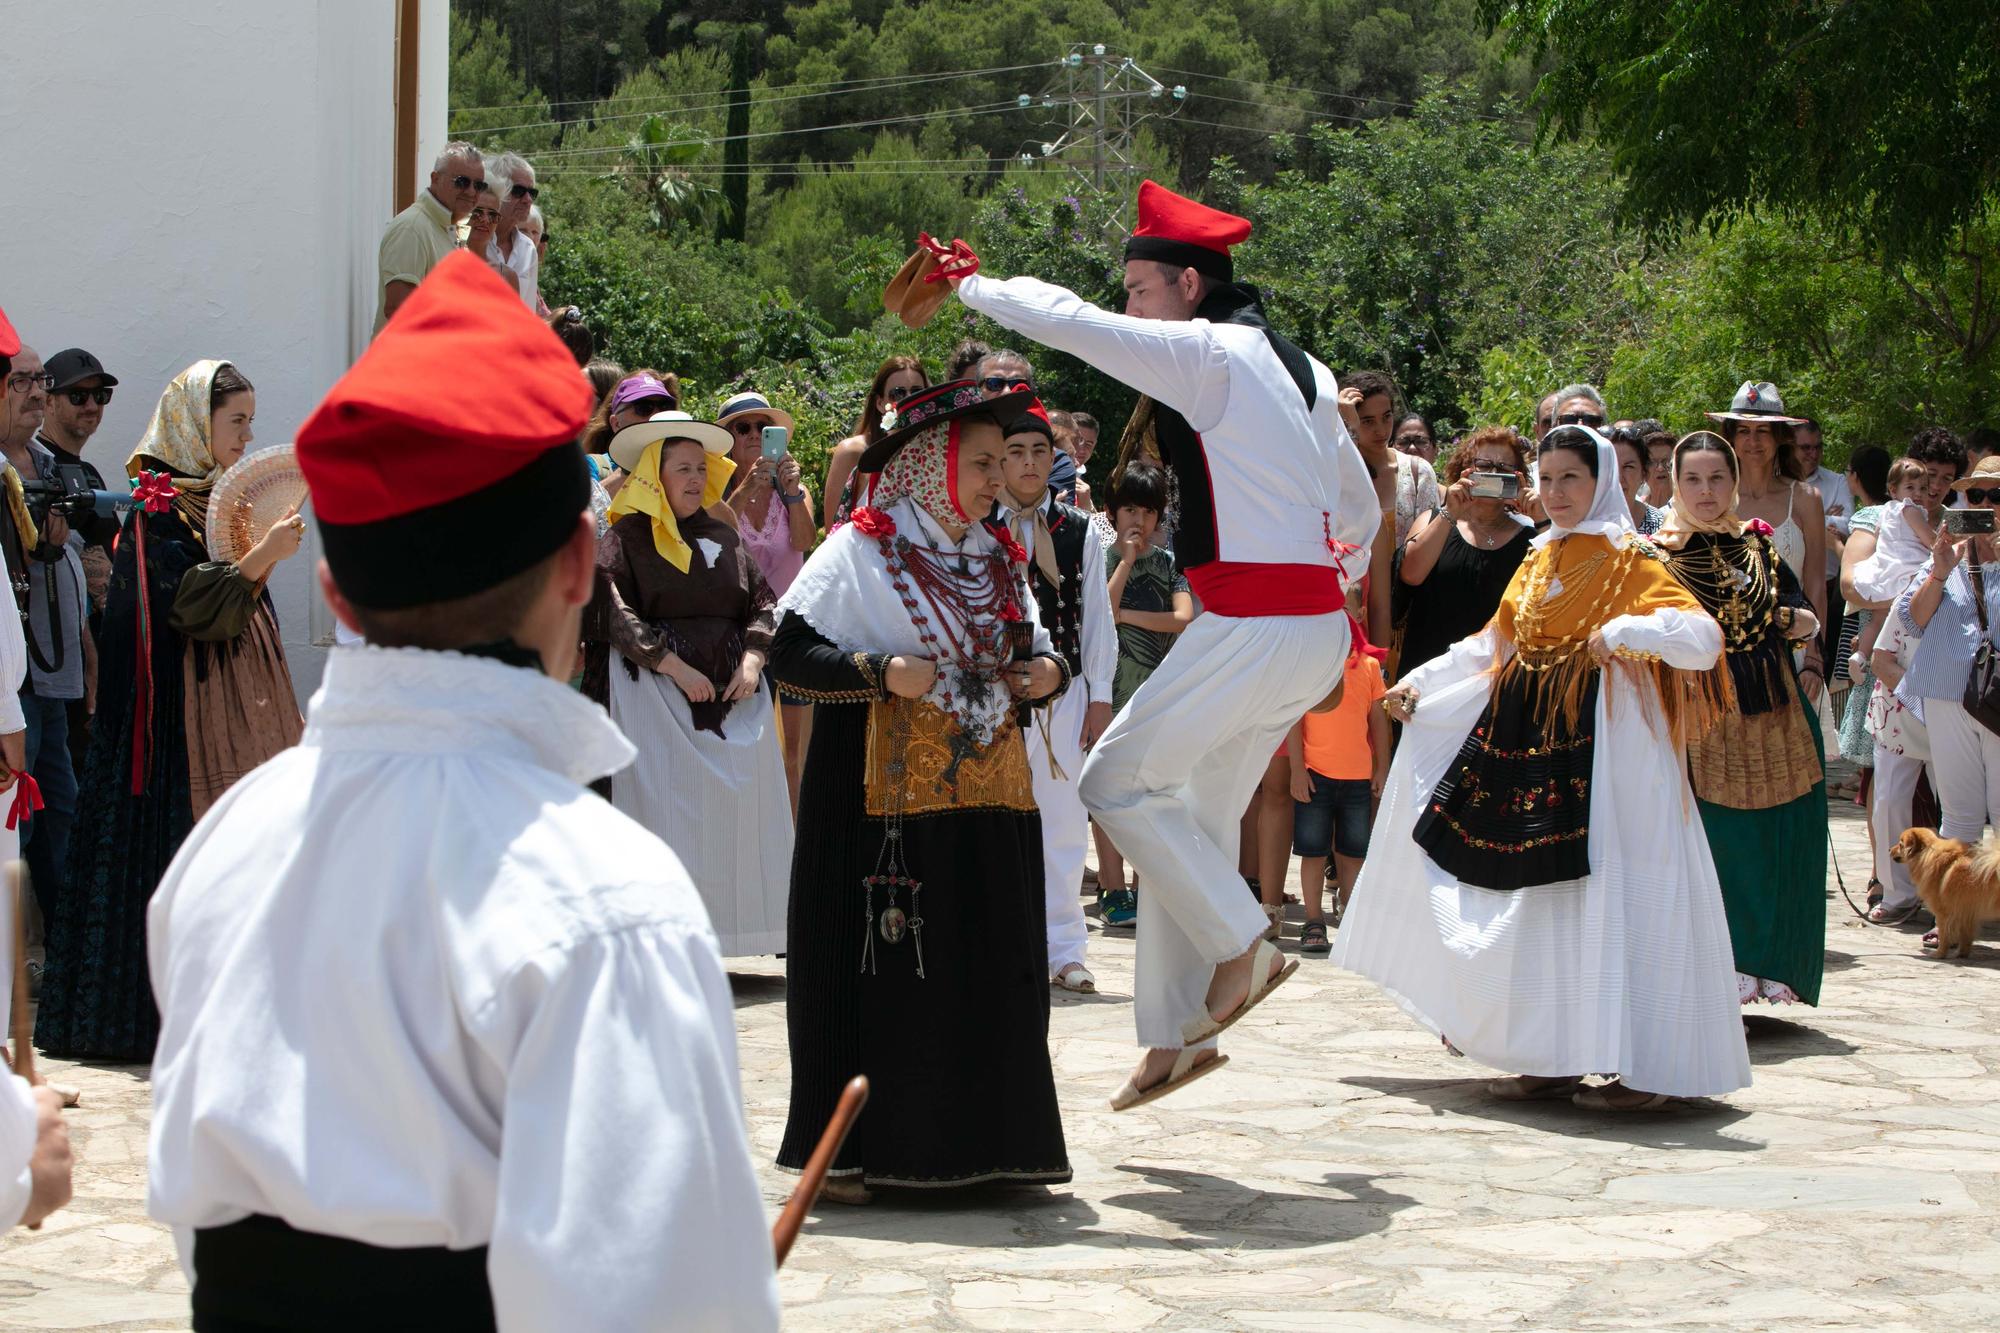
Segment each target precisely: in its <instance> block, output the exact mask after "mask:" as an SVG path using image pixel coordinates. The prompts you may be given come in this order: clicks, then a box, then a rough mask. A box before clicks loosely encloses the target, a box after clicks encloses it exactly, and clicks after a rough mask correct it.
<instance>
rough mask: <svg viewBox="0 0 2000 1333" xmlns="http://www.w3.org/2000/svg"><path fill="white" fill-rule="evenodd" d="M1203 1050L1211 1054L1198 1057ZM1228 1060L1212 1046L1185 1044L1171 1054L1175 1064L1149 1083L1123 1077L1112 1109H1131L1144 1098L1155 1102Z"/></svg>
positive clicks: (1137, 1105) (1112, 1102) (1140, 1103)
mask: <svg viewBox="0 0 2000 1333" xmlns="http://www.w3.org/2000/svg"><path fill="white" fill-rule="evenodd" d="M1203 1052H1207V1053H1208V1055H1209V1056H1210V1058H1209V1059H1207V1060H1202V1059H1198V1058H1197V1057H1199V1056H1200V1055H1201V1054H1202V1053H1203ZM1228 1063H1229V1057H1228V1056H1226V1055H1221V1054H1218V1053H1216V1052H1215V1050H1214V1049H1213V1048H1212V1047H1206V1046H1201V1047H1197V1046H1189V1047H1186V1048H1184V1049H1183V1050H1182V1051H1181V1053H1180V1054H1179V1055H1177V1056H1175V1057H1174V1067H1173V1068H1172V1069H1169V1070H1168V1071H1167V1076H1166V1077H1165V1078H1163V1079H1161V1080H1160V1081H1159V1082H1158V1083H1155V1084H1153V1085H1152V1086H1151V1087H1147V1088H1141V1087H1140V1086H1139V1085H1138V1084H1137V1083H1135V1082H1133V1081H1132V1080H1131V1079H1129V1078H1128V1079H1126V1080H1125V1086H1124V1087H1122V1088H1120V1089H1118V1092H1117V1095H1115V1096H1114V1097H1112V1099H1111V1109H1112V1110H1114V1111H1130V1110H1132V1109H1133V1108H1134V1107H1139V1106H1144V1105H1145V1104H1146V1103H1147V1102H1156V1101H1158V1100H1159V1099H1160V1098H1162V1097H1164V1096H1166V1095H1167V1094H1168V1093H1170V1092H1177V1091H1179V1090H1180V1089H1182V1088H1185V1087H1186V1086H1187V1085H1188V1084H1190V1083H1192V1082H1194V1081H1195V1080H1196V1079H1198V1078H1201V1077H1203V1076H1204V1075H1207V1074H1213V1073H1214V1072H1215V1071H1216V1070H1218V1069H1220V1068H1222V1067H1223V1066H1224V1065H1226V1064H1228Z"/></svg>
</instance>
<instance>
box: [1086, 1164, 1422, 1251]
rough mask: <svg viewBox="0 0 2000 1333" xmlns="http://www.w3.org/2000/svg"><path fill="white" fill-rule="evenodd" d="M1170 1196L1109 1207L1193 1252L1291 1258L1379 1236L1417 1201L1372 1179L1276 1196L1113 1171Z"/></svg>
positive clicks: (1174, 1172) (1211, 1180)
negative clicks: (1295, 1252)
mask: <svg viewBox="0 0 2000 1333" xmlns="http://www.w3.org/2000/svg"><path fill="white" fill-rule="evenodd" d="M1118 1169H1119V1170H1120V1171H1123V1172H1126V1173H1128V1174H1130V1175H1136V1176H1142V1177H1144V1178H1145V1180H1146V1181H1147V1182H1148V1183H1149V1184H1153V1185H1167V1186H1171V1187H1172V1192H1171V1193H1163V1192H1160V1191H1157V1190H1155V1191H1148V1192H1144V1193H1136V1194H1116V1195H1113V1196H1111V1197H1110V1198H1108V1199H1106V1200H1105V1202H1106V1203H1108V1204H1114V1205H1116V1206H1117V1207H1120V1208H1127V1209H1130V1210H1131V1211H1133V1212H1135V1213H1144V1214H1146V1215H1147V1216H1148V1217H1152V1218H1155V1219H1157V1220H1159V1221H1162V1222H1170V1223H1172V1224H1174V1225H1175V1226H1177V1227H1179V1228H1180V1229H1181V1230H1182V1231H1183V1232H1184V1233H1185V1236H1186V1239H1183V1240H1181V1241H1179V1242H1177V1243H1178V1244H1179V1245H1181V1246H1186V1245H1188V1244H1189V1243H1190V1242H1191V1243H1192V1244H1193V1245H1194V1246H1195V1247H1197V1248H1203V1249H1206V1248H1211V1247H1212V1248H1219V1249H1230V1250H1239V1249H1241V1250H1290V1249H1303V1248H1306V1247H1309V1246H1314V1245H1325V1244H1327V1243H1329V1242H1332V1241H1350V1240H1355V1239H1358V1238H1359V1237H1362V1236H1366V1235H1370V1234H1372V1233H1374V1232H1377V1231H1381V1230H1383V1229H1384V1228H1385V1227H1387V1226H1388V1225H1389V1219H1390V1218H1392V1217H1394V1216H1395V1215H1396V1214H1397V1213H1398V1212H1401V1211H1402V1210H1403V1209H1405V1208H1408V1207H1410V1206H1411V1205H1412V1204H1414V1203H1415V1202H1416V1200H1414V1199H1412V1198H1410V1197H1409V1196H1408V1195H1403V1194H1395V1193H1392V1192H1390V1191H1388V1190H1385V1189H1381V1188H1378V1187H1377V1186H1376V1184H1375V1177H1373V1176H1366V1175H1357V1174H1350V1175H1328V1176H1326V1177H1324V1178H1323V1179H1322V1180H1321V1181H1320V1188H1321V1189H1322V1190H1324V1191H1327V1192H1326V1193H1317V1194H1277V1193H1273V1192H1271V1191H1269V1190H1262V1189H1258V1188H1256V1187H1255V1186H1252V1185H1243V1184H1239V1183H1237V1182H1236V1181H1233V1180H1228V1179H1225V1178H1224V1177H1221V1176H1211V1175H1207V1174H1205V1173H1203V1172H1200V1171H1188V1170H1185V1169H1182V1168H1180V1167H1164V1166H1144V1165H1139V1164H1127V1165H1124V1166H1120V1167H1119V1168H1118Z"/></svg>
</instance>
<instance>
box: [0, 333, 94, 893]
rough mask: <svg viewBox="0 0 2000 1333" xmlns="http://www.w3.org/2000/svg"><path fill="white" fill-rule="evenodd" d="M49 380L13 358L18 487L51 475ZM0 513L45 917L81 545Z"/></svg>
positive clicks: (60, 850)
mask: <svg viewBox="0 0 2000 1333" xmlns="http://www.w3.org/2000/svg"><path fill="white" fill-rule="evenodd" d="M54 379H55V377H54V376H53V375H52V374H50V373H49V372H48V371H47V370H45V369H43V367H42V359H41V357H39V356H37V355H36V354H35V350H34V349H33V348H32V347H23V348H22V349H21V350H20V351H19V352H17V353H16V354H15V356H14V370H13V373H12V374H11V375H9V376H8V379H7V397H6V409H5V415H4V416H0V455H4V456H5V459H6V464H7V466H8V467H10V468H12V469H13V470H14V471H15V472H17V473H19V474H20V477H21V480H22V481H24V482H32V481H38V480H45V479H49V478H52V477H53V476H54V475H55V465H56V460H55V455H54V454H52V453H51V452H50V451H49V449H48V448H47V447H46V446H45V445H43V444H42V443H41V441H40V440H39V439H38V438H37V437H38V435H39V433H40V431H41V428H42V421H43V418H44V416H45V415H46V414H47V411H48V386H49V385H50V384H51V383H53V381H54ZM5 508H6V513H7V526H8V528H9V529H10V531H9V534H8V538H7V543H6V545H7V563H8V567H9V570H10V572H11V573H12V575H13V580H14V593H15V599H16V605H17V606H19V607H20V609H21V612H22V614H23V616H24V617H25V627H26V629H27V646H28V681H27V684H26V685H25V686H24V687H23V688H22V690H21V709H22V712H23V713H24V714H25V716H26V719H27V723H28V736H27V753H26V756H25V758H26V766H27V771H28V772H30V773H33V774H34V776H35V782H36V783H37V784H38V785H39V786H40V787H41V789H42V800H43V802H44V803H45V804H44V807H43V809H42V810H40V811H39V812H37V813H36V814H35V815H34V816H33V818H32V820H31V821H30V823H29V825H28V831H27V832H26V833H24V834H23V836H22V838H21V844H22V854H23V856H25V857H26V859H27V862H28V869H29V871H30V872H31V878H32V880H33V882H34V886H35V898H36V901H37V902H39V903H40V904H41V909H42V916H43V918H44V919H45V920H46V919H48V918H49V917H51V916H53V914H54V909H55V904H56V902H57V900H58V899H59V898H60V897H61V896H62V891H63V889H62V886H63V880H64V873H65V870H66V868H67V866H68V863H69V830H70V825H71V823H72V822H73V821H74V820H75V818H76V769H75V767H74V765H73V764H72V762H71V759H70V752H69V715H70V706H71V704H73V703H80V702H81V701H82V700H83V698H84V694H85V680H86V676H87V672H86V670H85V661H86V657H85V654H86V651H87V650H86V648H85V644H86V642H87V641H88V639H89V635H88V633H87V632H86V631H87V624H88V621H89V616H90V599H89V597H88V595H87V594H86V592H85V585H84V577H83V559H82V555H83V538H82V537H81V536H80V535H78V534H73V533H72V532H71V531H70V528H69V524H68V523H67V522H65V521H64V519H63V517H62V516H61V515H60V514H58V513H56V512H54V511H53V510H48V509H43V510H38V511H29V513H31V514H32V518H30V517H29V513H24V512H23V511H24V508H25V507H16V506H13V505H8V506H6V507H5ZM17 557H19V559H18V563H17ZM24 584H25V589H24V587H23V585H24ZM24 591H25V594H26V595H25V596H23V592H24Z"/></svg>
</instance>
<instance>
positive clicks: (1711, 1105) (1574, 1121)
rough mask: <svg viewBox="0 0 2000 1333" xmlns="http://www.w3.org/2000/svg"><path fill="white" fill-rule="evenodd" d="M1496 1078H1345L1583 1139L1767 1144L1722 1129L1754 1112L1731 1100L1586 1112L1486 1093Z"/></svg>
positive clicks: (1438, 1107) (1708, 1146)
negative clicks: (1517, 1100)
mask: <svg viewBox="0 0 2000 1333" xmlns="http://www.w3.org/2000/svg"><path fill="white" fill-rule="evenodd" d="M1495 1077H1498V1075H1487V1076H1483V1077H1477V1078H1453V1079H1436V1078H1432V1079H1421V1078H1380V1077H1376V1076H1373V1075H1356V1076H1353V1077H1350V1078H1344V1079H1342V1080H1341V1082H1342V1083H1347V1084H1350V1085H1352V1086H1354V1087H1357V1088H1372V1089H1374V1090H1375V1091H1376V1092H1380V1093H1385V1094H1387V1095H1389V1096H1392V1097H1404V1098H1407V1099H1409V1100H1410V1101H1416V1102H1422V1103H1423V1104H1424V1105H1426V1106H1428V1107H1430V1108H1431V1111H1432V1113H1433V1114H1436V1115H1443V1114H1445V1113H1446V1112H1450V1113H1452V1114H1455V1115H1469V1116H1473V1117H1475V1118H1477V1119H1480V1120H1491V1121H1494V1122H1495V1123H1498V1124H1504V1125H1518V1126H1521V1127H1523V1128H1527V1129H1539V1130H1542V1131H1545V1132H1547V1133H1550V1134H1570V1135H1575V1136H1576V1137H1578V1138H1594V1139H1606V1140H1609V1141H1611V1142H1614V1143H1629V1144H1632V1145H1633V1146H1635V1147H1643V1148H1660V1149H1664V1150H1669V1151H1678V1150H1684V1149H1693V1150H1699V1151H1703V1152H1756V1151H1758V1150H1760V1149H1762V1148H1763V1147H1764V1146H1765V1145H1764V1144H1763V1143H1762V1142H1761V1141H1760V1140H1757V1139H1750V1138H1742V1137H1732V1136H1727V1135H1724V1134H1723V1133H1722V1131H1723V1130H1725V1129H1727V1128H1728V1127H1729V1126H1730V1125H1733V1124H1735V1123H1736V1122H1737V1121H1738V1120H1741V1119H1743V1118H1744V1117H1745V1116H1747V1115H1749V1114H1750V1113H1749V1112H1748V1111H1743V1110H1739V1109H1737V1108H1736V1107H1734V1106H1731V1105H1730V1104H1729V1103H1728V1102H1727V1101H1725V1100H1717V1099H1715V1098H1710V1097H1696V1098H1693V1099H1691V1100H1689V1101H1687V1102H1684V1103H1680V1104H1677V1105H1672V1106H1666V1107H1662V1108H1661V1109H1660V1110H1657V1111H1622V1112H1621V1111H1586V1110H1584V1109H1583V1108H1582V1107H1580V1106H1575V1105H1572V1104H1571V1103H1569V1102H1567V1101H1546V1102H1508V1101H1502V1100H1500V1099H1499V1098H1497V1097H1495V1096H1493V1094H1491V1093H1489V1092H1488V1091H1486V1084H1487V1083H1488V1082H1489V1081H1490V1080H1491V1079H1492V1078H1495Z"/></svg>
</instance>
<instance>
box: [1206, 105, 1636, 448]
mask: <svg viewBox="0 0 2000 1333" xmlns="http://www.w3.org/2000/svg"><path fill="white" fill-rule="evenodd" d="M1502 109H1503V112H1504V109H1505V104H1504V103H1503V104H1502ZM1279 158H1280V161H1281V162H1288V163H1292V164H1293V165H1291V166H1289V167H1288V169H1286V170H1284V171H1283V172H1281V173H1280V174H1279V176H1278V178H1277V180H1276V181H1274V182H1273V183H1272V184H1270V185H1266V186H1258V185H1244V186H1242V187H1240V188H1238V187H1236V186H1235V185H1234V184H1233V182H1232V181H1231V180H1230V179H1229V178H1228V177H1223V178H1218V180H1216V181H1215V182H1213V183H1212V186H1213V188H1212V189H1211V190H1210V195H1211V198H1212V199H1213V200H1214V201H1215V202H1218V203H1230V202H1233V203H1235V204H1236V205H1237V206H1239V207H1240V208H1242V209H1243V210H1244V211H1245V212H1246V213H1247V215H1248V216H1249V217H1250V218H1251V219H1252V220H1253V221H1254V222H1255V223H1256V224H1257V231H1256V234H1255V243H1254V244H1253V245H1252V246H1251V247H1250V248H1249V249H1247V250H1246V251H1245V263H1244V264H1243V265H1241V266H1240V271H1241V273H1242V275H1243V276H1244V277H1245V278H1246V279H1247V280H1249V281H1252V282H1256V283H1258V284H1260V285H1262V286H1263V287H1265V288H1266V289H1267V295H1268V306H1269V309H1270V312H1271V315H1272V317H1273V319H1274V321H1275V322H1276V323H1277V324H1278V325H1279V327H1281V328H1282V329H1284V330H1285V331H1286V332H1287V333H1288V334H1289V335H1290V336H1292V337H1293V338H1295V339H1296V340H1298V341H1299V342H1300V343H1301V345H1303V346H1305V347H1307V348H1309V349H1311V350H1312V351H1313V352H1315V353H1316V354H1317V355H1318V356H1319V357H1320V358H1321V359H1322V360H1324V361H1326V362H1327V363H1328V364H1329V365H1331V366H1332V367H1334V369H1335V371H1336V372H1337V373H1338V372H1342V371H1353V370H1360V369H1364V368H1366V369H1376V370H1386V371H1388V372H1389V373H1390V374H1391V375H1392V376H1394V378H1395V379H1396V382H1397V383H1398V385H1399V386H1401V388H1402V390H1403V393H1404V396H1405V397H1406V398H1407V399H1408V401H1409V403H1410V405H1411V407H1412V409H1413V410H1415V411H1419V412H1422V413H1423V414H1424V415H1425V416H1426V417H1429V418H1431V419H1432V420H1433V421H1434V422H1437V421H1442V422H1446V423H1452V424H1457V425H1463V424H1464V423H1466V422H1467V421H1468V420H1469V419H1471V418H1472V409H1473V407H1474V406H1475V404H1477V403H1479V402H1480V401H1481V393H1482V389H1483V380H1484V375H1485V370H1484V368H1483V366H1482V360H1483V358H1485V357H1486V356H1487V354H1488V353H1489V351H1490V350H1491V349H1494V348H1501V347H1506V348H1510V349H1512V350H1511V355H1513V356H1514V357H1515V358H1516V360H1517V362H1518V361H1525V362H1527V363H1530V364H1537V365H1541V366H1546V367H1549V368H1550V372H1549V373H1551V374H1560V375H1566V376H1570V377H1572V378H1576V377H1580V378H1584V379H1592V380H1595V379H1600V378H1601V377H1602V375H1603V372H1604V371H1605V370H1606V369H1608V368H1609V366H1610V364H1611V356H1612V352H1613V349H1614V348H1615V347H1616V346H1617V345H1618V344H1619V342H1620V341H1621V340H1623V339H1625V338H1628V337H1630V336H1631V335H1632V333H1633V328H1634V320H1633V315H1634V311H1633V309H1632V305H1631V300H1630V287H1631V276H1632V274H1633V273H1634V272H1635V266H1636V265H1637V264H1638V260H1639V247H1638V245H1637V243H1636V242H1634V241H1631V240H1627V239H1623V238H1620V237H1619V236H1618V235H1617V234H1615V233H1614V232H1613V230H1612V228H1611V225H1610V222H1611V215H1612V212H1613V210H1614V209H1615V208H1616V206H1617V192H1616V190H1615V189H1613V188H1612V186H1611V184H1610V182H1609V181H1608V179H1607V178H1606V176H1605V173H1604V171H1603V169H1602V163H1601V161H1600V160H1599V158H1598V156H1597V154H1595V153H1594V152H1593V151H1591V150H1588V149H1584V148H1577V147H1569V146H1564V147H1560V148H1556V149H1553V150H1551V151H1549V152H1546V153H1544V154H1542V155H1540V156H1539V157H1538V156H1536V155H1534V154H1533V153H1531V152H1530V150H1529V148H1528V147H1527V145H1525V144H1524V143H1523V142H1522V141H1521V139H1520V137H1519V136H1518V135H1517V134H1516V133H1515V127H1514V125H1513V123H1512V122H1511V120H1509V119H1508V118H1506V117H1505V116H1504V114H1503V115H1502V116H1500V117H1497V118H1496V117H1492V116H1488V115H1487V114H1485V113H1483V112H1482V111H1481V110H1480V109H1479V106H1478V104H1477V102H1476V100H1475V99H1473V98H1471V97H1468V96H1466V95H1463V94H1459V93H1452V92H1432V93H1429V94H1426V95H1425V96H1424V97H1423V98H1422V99H1421V100H1420V101H1419V103H1418V104H1417V107H1416V109H1415V110H1414V111H1413V112H1411V114H1410V115H1409V116H1408V117H1405V118H1400V119H1395V120H1385V121H1380V122H1375V123H1372V124H1370V125H1367V126H1363V127H1349V128H1343V129H1334V128H1330V127H1325V126H1321V127H1316V128H1315V129H1313V130H1312V131H1311V132H1310V133H1309V134H1308V135H1307V136H1306V137H1305V138H1303V139H1301V140H1298V141H1296V142H1294V143H1291V144H1289V145H1284V146H1281V148H1280V150H1279ZM1549 387H1553V385H1550V386H1549ZM1546 391H1547V388H1544V389H1542V390H1541V391H1539V392H1537V393H1536V394H1535V395H1534V396H1535V397H1539V396H1540V393H1541V392H1546ZM1489 410H1490V405H1489ZM1526 415H1527V414H1526V413H1523V414H1521V416H1520V417H1518V418H1516V417H1511V416H1510V417H1509V418H1508V419H1519V420H1525V419H1526Z"/></svg>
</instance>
